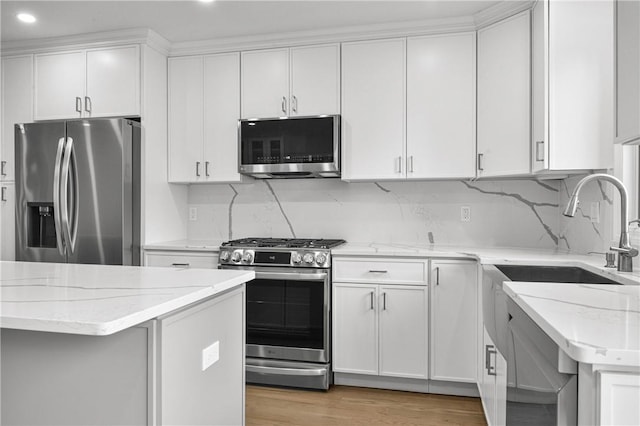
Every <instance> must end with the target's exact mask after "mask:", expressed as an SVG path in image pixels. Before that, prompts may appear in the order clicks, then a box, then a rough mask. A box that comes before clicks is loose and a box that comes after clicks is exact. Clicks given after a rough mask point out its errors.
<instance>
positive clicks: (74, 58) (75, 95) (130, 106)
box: [34, 46, 140, 120]
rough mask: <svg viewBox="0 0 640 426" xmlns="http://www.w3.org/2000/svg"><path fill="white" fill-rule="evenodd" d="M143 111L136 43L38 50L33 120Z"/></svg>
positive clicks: (128, 113) (102, 115)
mask: <svg viewBox="0 0 640 426" xmlns="http://www.w3.org/2000/svg"><path fill="white" fill-rule="evenodd" d="M139 114H140V49H139V47H138V46H126V47H114V48H105V49H89V50H78V51H72V52H56V53H44V54H37V55H35V101H34V119H35V120H51V119H64V118H78V117H109V116H118V115H139Z"/></svg>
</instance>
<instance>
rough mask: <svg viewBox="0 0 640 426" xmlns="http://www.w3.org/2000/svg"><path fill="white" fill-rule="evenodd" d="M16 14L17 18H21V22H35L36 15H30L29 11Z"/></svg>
mask: <svg viewBox="0 0 640 426" xmlns="http://www.w3.org/2000/svg"><path fill="white" fill-rule="evenodd" d="M16 16H17V17H18V19H19V20H21V21H22V22H26V23H27V24H33V23H34V22H36V17H35V16H33V15H31V14H30V13H18V15H16Z"/></svg>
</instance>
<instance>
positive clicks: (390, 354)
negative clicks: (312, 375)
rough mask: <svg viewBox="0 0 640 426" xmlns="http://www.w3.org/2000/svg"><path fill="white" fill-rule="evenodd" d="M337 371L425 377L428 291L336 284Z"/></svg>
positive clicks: (334, 315) (335, 345) (335, 361)
mask: <svg viewBox="0 0 640 426" xmlns="http://www.w3.org/2000/svg"><path fill="white" fill-rule="evenodd" d="M333 299H334V309H333V325H334V326H333V348H334V357H333V370H334V371H335V372H341V373H356V374H373V375H380V376H390V377H407V378H418V379H426V378H427V358H428V354H427V333H428V331H427V321H428V320H427V311H428V287H427V286H426V285H424V286H404V285H361V284H343V283H334V285H333Z"/></svg>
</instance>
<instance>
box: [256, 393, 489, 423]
mask: <svg viewBox="0 0 640 426" xmlns="http://www.w3.org/2000/svg"><path fill="white" fill-rule="evenodd" d="M246 424H247V426H257V425H260V426H262V425H274V426H275V425H304V426H307V425H322V426H324V425H349V426H352V425H367V426H376V425H403V426H404V425H407V426H410V425H429V426H430V425H433V426H440V425H444V424H446V425H465V426H466V425H483V426H484V425H486V422H485V420H484V414H483V412H482V405H481V403H480V399H478V398H464V397H456V396H446V395H434V394H420V393H413V392H400V391H389V390H381V389H368V388H356V387H349V386H333V387H332V388H331V389H330V390H329V391H327V392H323V391H307V390H295V389H282V388H271V387H263V386H252V385H248V386H247V392H246Z"/></svg>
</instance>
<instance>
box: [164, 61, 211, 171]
mask: <svg viewBox="0 0 640 426" xmlns="http://www.w3.org/2000/svg"><path fill="white" fill-rule="evenodd" d="M202 89H203V59H202V57H201V56H195V57H181V58H171V59H169V111H168V112H169V182H195V181H198V178H199V177H200V178H202V176H203V172H202V167H203V165H202V140H203V115H202V114H203V90H202ZM198 174H200V176H198Z"/></svg>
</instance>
